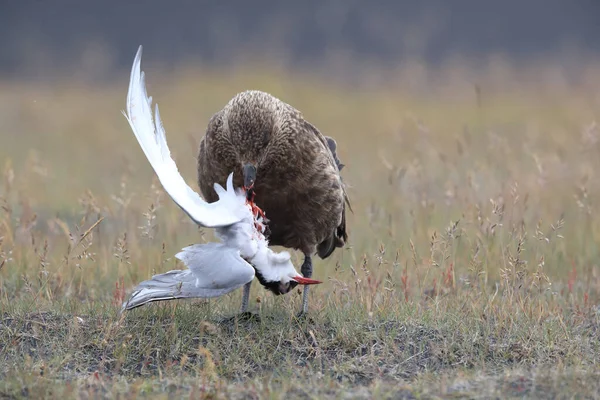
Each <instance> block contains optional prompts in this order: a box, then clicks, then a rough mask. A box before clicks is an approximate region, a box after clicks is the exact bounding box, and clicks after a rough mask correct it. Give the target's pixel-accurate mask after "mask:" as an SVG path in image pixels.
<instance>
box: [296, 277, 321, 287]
mask: <svg viewBox="0 0 600 400" xmlns="http://www.w3.org/2000/svg"><path fill="white" fill-rule="evenodd" d="M293 279H294V280H295V281H296V282H298V283H299V284H301V285H317V284H319V283H323V282H321V281H317V280H315V279H310V278H305V277H303V276H300V275H298V276H295V277H294V278H293Z"/></svg>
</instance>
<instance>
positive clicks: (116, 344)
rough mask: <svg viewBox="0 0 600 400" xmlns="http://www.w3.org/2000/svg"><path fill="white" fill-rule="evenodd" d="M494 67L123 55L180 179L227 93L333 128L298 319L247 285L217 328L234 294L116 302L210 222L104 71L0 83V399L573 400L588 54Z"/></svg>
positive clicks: (586, 360) (582, 326) (597, 349)
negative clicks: (187, 201) (97, 77)
mask: <svg viewBox="0 0 600 400" xmlns="http://www.w3.org/2000/svg"><path fill="white" fill-rule="evenodd" d="M509 67H510V65H508V66H507V65H504V64H501V65H500V67H499V66H498V65H496V64H493V65H491V66H490V67H489V68H487V69H485V68H484V69H481V70H470V69H468V68H467V67H464V68H465V69H464V70H461V69H456V68H455V67H448V69H447V70H441V71H426V72H427V74H429V75H427V77H428V78H429V79H423V75H422V73H423V71H420V74H417V75H414V71H413V70H412V69H410V68H409V69H407V70H406V71H404V70H400V71H395V72H394V73H393V74H391V75H389V76H388V78H390V77H392V78H393V77H395V78H396V79H392V80H391V81H390V82H392V83H387V84H386V85H378V84H374V85H371V86H368V85H356V86H354V87H348V86H343V85H341V84H336V83H331V82H326V81H323V80H319V79H318V78H314V77H311V76H309V75H291V74H289V73H285V72H282V71H272V73H271V74H267V73H266V72H265V70H264V69H261V68H258V67H256V68H254V67H249V68H248V70H247V71H211V70H201V69H194V68H182V69H180V70H178V71H175V72H172V73H169V74H166V73H164V74H163V73H161V71H157V70H155V69H152V68H149V67H144V69H145V70H146V72H147V84H148V87H149V92H150V94H151V95H152V96H153V97H154V99H155V101H157V102H158V103H159V104H160V106H161V114H162V117H163V121H164V124H165V128H166V130H167V135H168V140H169V145H170V147H171V149H172V151H173V154H174V158H175V159H176V161H177V163H178V165H179V168H180V171H181V172H182V175H183V176H184V177H185V178H186V179H187V180H188V182H189V183H190V185H191V186H192V187H194V188H196V184H195V180H196V173H195V156H196V148H197V144H198V142H199V140H200V138H201V136H202V135H203V133H204V127H205V126H206V123H207V121H208V118H209V117H210V115H212V114H213V113H214V112H216V111H217V110H218V109H219V108H220V107H222V106H223V105H224V104H225V102H227V101H228V99H229V98H230V97H232V96H233V94H234V93H236V92H239V91H241V90H244V89H249V88H260V89H263V90H267V91H269V92H271V93H273V94H275V95H277V96H279V97H280V98H282V99H283V100H285V101H287V102H289V103H290V104H292V105H294V106H295V107H297V108H299V109H300V110H302V111H303V113H304V114H305V116H306V117H307V118H308V119H309V120H310V121H311V122H313V123H314V124H315V125H316V126H318V127H319V128H320V129H321V130H322V132H324V133H326V134H328V135H331V136H333V137H335V138H336V139H337V141H338V148H339V153H340V158H341V159H342V162H344V163H345V164H346V165H347V167H346V168H345V169H344V171H343V175H344V178H345V180H346V181H347V182H348V184H349V186H350V187H349V195H350V196H351V201H352V205H353V209H354V213H353V214H350V215H348V224H349V230H350V243H349V245H348V247H347V248H345V249H343V250H338V251H336V252H335V253H334V255H333V256H332V258H330V259H328V260H324V261H323V260H317V261H316V265H315V271H316V272H315V277H316V278H317V279H321V280H324V281H325V283H323V284H322V285H319V286H318V287H316V288H315V289H314V290H313V291H312V292H311V298H310V318H309V319H307V320H302V321H297V320H296V319H295V318H294V314H295V312H296V311H297V310H298V309H299V305H300V298H301V296H300V292H299V291H294V292H292V293H290V294H288V295H286V296H280V297H274V296H272V295H270V294H268V293H267V292H266V291H264V290H263V289H262V287H260V285H258V284H256V283H255V284H254V287H253V289H252V296H251V300H252V302H251V308H252V309H253V310H254V311H257V312H258V313H259V315H260V319H258V320H251V321H246V320H227V319H226V317H229V316H232V315H234V314H235V313H236V312H237V309H238V307H239V305H240V300H241V290H240V291H238V292H236V293H233V294H231V295H227V296H225V297H223V298H219V299H213V300H210V301H205V300H197V301H179V302H167V303H162V304H155V305H151V306H147V307H142V308H140V309H136V310H134V311H133V312H130V313H127V314H125V315H120V314H119V312H118V311H119V305H120V304H121V302H122V300H123V298H124V296H127V294H128V291H129V290H130V289H131V288H132V287H133V286H134V285H135V284H136V283H138V282H139V281H141V280H144V279H146V278H148V277H149V276H151V275H152V274H154V273H159V272H164V271H167V270H169V269H173V268H179V267H181V266H180V265H179V264H178V263H177V262H176V260H175V258H174V257H173V255H174V254H175V252H177V251H178V250H179V249H180V248H182V247H184V246H186V245H188V244H191V243H195V242H202V241H209V240H212V233H211V232H210V230H203V229H198V227H196V226H195V225H193V224H192V223H191V221H189V220H188V218H187V217H186V216H185V215H184V214H183V213H182V212H181V211H180V210H179V209H178V208H177V207H176V206H175V205H174V204H173V203H172V202H171V200H170V199H169V198H168V197H167V196H166V195H165V194H164V193H163V191H162V189H161V188H160V185H159V184H158V182H157V180H156V178H155V177H154V176H153V173H152V171H151V169H150V167H149V165H148V163H147V161H146V160H145V159H144V156H143V154H142V152H141V151H140V149H139V148H138V145H137V143H136V141H135V139H134V137H133V134H132V133H131V131H130V129H129V127H128V125H127V122H126V121H125V119H124V118H123V117H122V115H121V114H120V113H119V112H120V110H121V109H122V108H123V107H124V102H125V94H126V90H127V79H128V75H127V74H124V75H123V76H122V77H119V79H117V80H116V81H115V82H113V83H110V84H107V85H104V86H92V85H90V84H86V83H85V82H75V83H73V82H70V83H69V82H54V83H47V84H45V85H44V84H39V83H38V84H36V85H35V86H34V85H32V84H28V83H26V82H0V121H1V122H2V124H1V133H0V134H1V135H2V144H3V145H2V146H1V147H0V160H1V161H2V164H1V165H0V170H1V172H2V179H1V185H0V188H1V189H0V206H1V207H2V209H1V210H0V282H1V285H0V307H1V311H0V394H1V395H2V396H4V397H7V398H23V397H32V398H43V397H63V398H71V397H75V398H79V397H90V396H91V397H100V398H101V397H121V398H134V397H137V396H140V395H144V396H152V397H155V398H181V397H185V398H188V397H191V398H230V397H231V398H248V397H250V398H287V397H290V396H291V397H297V398H323V397H330V398H342V399H346V398H430V397H469V398H473V397H475V398H479V397H484V398H495V397H502V398H504V397H515V398H516V397H518V398H523V397H534V398H535V397H558V398H571V397H575V398H580V397H594V396H596V393H597V392H598V391H599V390H600V384H599V383H598V382H600V379H599V378H600V376H599V375H600V374H598V372H597V370H598V364H599V362H600V340H599V339H600V309H599V307H598V304H599V298H600V267H599V265H598V259H599V258H598V254H599V251H600V247H599V246H598V243H599V242H600V208H599V207H600V204H599V203H598V197H599V195H600V184H599V183H598V182H599V181H598V176H597V171H598V170H599V168H600V159H599V158H598V152H599V150H600V149H599V146H600V127H598V126H596V125H595V123H594V121H595V120H596V119H597V118H598V115H597V113H598V109H599V105H600V104H599V103H600V98H599V97H598V96H597V93H599V91H598V89H600V88H599V87H598V84H597V82H600V80H599V79H597V78H598V77H600V67H599V66H597V65H593V64H590V65H588V66H586V68H585V69H584V70H585V73H582V74H580V76H578V77H577V79H574V80H567V79H564V80H561V79H559V78H560V75H558V78H557V71H558V72H560V70H557V69H553V68H554V67H551V66H541V65H533V66H530V67H524V66H521V67H519V68H512V69H511V68H509ZM528 68H529V69H528ZM411 71H412V72H411ZM413 76H415V79H416V78H420V79H416V80H415V81H412V80H411V77H413ZM415 82H417V83H416V84H415ZM432 82H433V83H432ZM294 256H295V261H296V264H297V265H299V261H300V257H299V255H297V254H295V255H294Z"/></svg>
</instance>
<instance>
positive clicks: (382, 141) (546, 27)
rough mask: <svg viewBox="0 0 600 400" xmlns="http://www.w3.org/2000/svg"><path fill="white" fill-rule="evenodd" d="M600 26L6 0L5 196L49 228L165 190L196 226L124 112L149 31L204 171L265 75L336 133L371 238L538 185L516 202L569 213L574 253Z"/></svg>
mask: <svg viewBox="0 0 600 400" xmlns="http://www.w3.org/2000/svg"><path fill="white" fill-rule="evenodd" d="M599 37H600V3H598V2H597V1H595V0H573V1H566V0H564V1H559V0H527V1H517V0H504V1H480V0H454V1H444V0H421V1H407V0H403V1H400V0H397V1H391V0H389V1H373V2H359V1H355V0H346V1H342V0H329V1H324V0H305V1H296V2H281V1H274V0H256V1H252V2H243V1H224V2H216V1H213V2H207V1H169V2H167V1H145V2H134V1H115V0H103V1H95V2H92V1H88V2H81V1H66V0H54V1H51V2H50V1H41V0H40V1H33V0H21V1H8V0H2V1H0V168H2V172H3V179H4V185H3V186H2V192H0V197H1V198H2V199H4V202H5V203H6V204H9V205H10V206H11V207H12V212H13V214H12V217H11V218H12V220H14V221H17V225H19V226H21V227H23V226H25V228H22V229H25V230H27V229H26V228H27V226H30V225H31V224H30V225H27V223H26V221H30V220H33V219H34V217H33V215H35V216H36V218H37V226H38V227H39V228H40V229H51V227H52V224H51V223H46V221H50V219H51V218H53V217H55V216H60V218H62V219H64V220H65V221H74V220H75V218H79V216H80V215H81V214H80V213H81V212H84V213H89V212H90V210H91V211H93V212H95V213H98V214H101V215H103V216H105V217H106V220H105V221H104V222H103V223H102V226H103V227H104V226H106V227H113V228H114V233H115V235H116V234H120V233H121V232H123V231H127V230H129V231H130V232H131V235H129V236H128V238H129V239H128V240H134V239H132V238H134V237H135V235H136V234H140V231H139V229H138V228H139V227H140V226H141V225H143V224H144V223H145V222H144V218H149V217H148V215H146V214H144V213H146V212H147V211H148V209H149V207H152V206H155V205H158V204H161V205H162V206H164V207H165V208H166V209H167V210H170V213H169V214H168V215H170V216H171V218H172V220H173V221H174V222H172V223H171V224H170V225H169V224H164V223H163V224H162V225H161V224H156V223H155V222H152V221H151V222H152V224H155V225H156V226H154V225H153V226H152V229H155V232H161V230H162V232H163V233H164V232H167V233H168V235H164V234H163V235H159V238H160V239H159V240H162V239H164V238H165V237H169V238H170V240H172V242H170V241H169V242H168V246H170V247H169V249H168V250H169V251H175V250H176V249H177V248H179V246H180V245H181V240H176V239H175V236H174V235H175V233H176V232H179V233H180V234H184V233H185V234H187V235H189V237H190V238H193V237H195V236H194V235H195V234H196V233H195V231H194V229H195V227H193V226H192V225H191V224H190V225H185V226H188V230H187V231H183V232H184V233H181V232H182V229H183V228H182V221H183V220H184V219H185V218H184V216H182V215H181V213H179V210H177V209H176V207H175V206H174V205H172V204H171V203H170V202H169V201H168V199H164V198H163V199H162V200H161V201H160V202H159V201H157V200H156V199H157V197H156V196H157V194H156V193H158V192H157V191H156V187H157V186H156V181H153V179H154V176H153V173H152V171H151V169H150V168H149V166H148V164H147V161H146V160H145V158H144V157H143V154H142V152H141V151H140V149H139V146H138V144H137V143H136V141H135V139H134V136H133V134H132V133H131V131H130V128H129V126H128V125H127V122H126V120H125V118H123V116H122V115H121V110H122V109H123V108H124V106H125V96H126V93H127V87H128V80H129V71H130V67H131V63H132V61H133V57H134V55H135V53H136V50H137V47H138V46H139V45H140V44H141V45H143V46H144V55H143V58H142V68H143V70H145V72H146V81H147V85H148V90H149V93H150V95H152V96H153V98H154V100H155V102H157V103H158V104H159V105H160V107H161V115H162V117H163V122H164V124H165V128H166V131H167V137H168V141H169V145H170V147H171V149H172V152H173V154H174V158H175V159H176V161H177V164H178V165H179V168H180V170H181V171H182V174H183V176H184V177H185V178H186V180H188V182H189V183H190V185H191V186H192V187H194V188H196V187H197V185H196V184H195V181H196V160H195V157H196V151H197V146H198V143H199V141H200V139H201V137H202V136H203V135H204V131H205V127H206V124H207V122H208V120H209V118H210V117H211V116H212V115H213V114H214V113H215V112H217V111H218V110H219V109H221V108H222V107H223V106H224V105H225V104H226V103H227V101H229V99H231V97H233V96H234V95H235V94H236V93H238V92H240V91H243V90H247V89H260V90H264V91H267V92H270V93H272V94H273V95H275V96H277V97H279V98H281V99H282V100H283V101H285V102H287V103H289V104H291V105H292V106H294V107H296V108H298V109H299V110H301V111H302V112H303V114H304V116H305V117H306V118H307V119H308V120H309V121H310V122H312V123H313V124H315V125H316V126H317V127H318V128H319V129H320V130H321V131H322V132H323V133H324V134H326V135H330V136H333V137H334V138H336V140H337V141H338V149H339V155H340V158H341V160H342V162H343V163H344V164H346V168H345V169H344V171H343V175H344V179H345V180H346V182H347V183H348V185H349V194H350V197H351V199H352V203H353V206H354V210H355V213H354V214H353V215H351V216H350V217H349V218H350V221H349V226H350V227H351V228H350V229H351V238H352V243H351V245H354V246H356V247H355V249H356V251H357V252H358V253H356V254H359V253H360V252H362V251H366V252H369V253H372V252H373V249H374V248H376V247H373V246H378V244H379V242H381V241H388V242H390V243H391V245H393V246H398V245H399V243H400V244H403V245H404V246H406V245H407V243H408V240H409V238H411V239H412V240H413V241H414V242H415V243H417V244H419V243H420V246H421V248H425V252H427V247H428V246H429V243H430V239H431V235H432V232H433V231H438V232H439V231H443V230H444V229H445V227H446V226H447V225H448V224H449V221H456V220H458V219H461V220H463V221H465V222H463V223H464V224H466V226H467V227H468V229H476V232H479V233H474V234H473V237H478V235H480V234H481V235H484V234H483V233H481V232H484V231H485V229H494V228H493V226H492V225H493V224H494V223H493V222H489V221H494V220H496V219H497V218H498V214H497V212H498V210H500V208H501V205H502V204H504V203H508V202H511V201H512V202H513V203H514V204H517V203H518V202H525V203H526V204H521V203H519V204H521V206H519V207H521V208H519V209H518V211H515V212H514V214H511V218H514V221H513V222H514V223H516V222H515V221H517V220H521V221H525V223H528V224H531V225H530V229H528V230H529V231H530V232H531V231H535V226H536V224H537V223H538V222H539V221H540V219H541V220H543V221H544V223H547V224H550V222H551V221H557V220H559V219H561V218H562V217H564V218H565V220H566V221H567V224H566V228H565V229H572V232H571V233H572V235H571V236H570V237H571V238H572V239H573V240H572V241H571V242H569V243H571V245H570V246H571V247H569V249H570V250H568V251H567V250H564V249H562V248H557V249H558V250H556V251H559V250H560V249H562V250H560V251H563V250H564V251H565V252H566V253H564V254H563V253H560V254H561V256H560V257H561V258H560V260H563V259H566V255H565V254H568V255H569V256H572V255H574V254H577V257H582V258H583V259H593V258H594V257H595V256H596V254H597V253H598V249H597V246H596V245H595V244H593V243H594V242H595V239H594V232H596V231H597V229H600V221H597V219H594V218H590V215H593V212H594V209H595V207H596V206H595V204H596V203H595V201H594V199H595V198H596V197H597V195H598V191H599V188H600V185H599V184H598V182H597V179H596V177H597V171H598V167H600V161H599V157H598V146H599V145H600V144H599V143H600V131H599V129H598V127H597V125H596V122H595V121H596V120H597V118H598V110H599V105H600V62H599V61H600V58H599V56H600V48H599V46H600V45H599V43H600V42H599V41H598V38H599ZM153 182H154V183H153ZM151 185H153V186H151ZM510 199H512V200H510ZM165 200H166V201H165ZM490 200H492V202H490ZM527 201H529V203H527ZM513 203H511V204H513ZM499 207H500V208H499ZM515 207H517V206H516V205H515ZM82 209H83V210H84V211H82ZM159 215H160V214H159ZM486 215H487V216H489V217H486ZM182 218H183V219H182ZM486 221H487V222H486ZM498 222H499V221H496V223H498ZM505 222H506V221H505ZM469 224H471V225H469ZM486 224H487V225H486ZM581 224H587V225H586V226H587V227H588V228H586V230H581V229H579V228H580V227H581ZM71 226H72V225H71ZM509 226H510V224H508V223H506V229H509ZM475 227H476V228H475ZM490 227H492V228H490ZM546 228H547V229H550V228H549V227H548V226H547V227H546ZM352 232H354V233H352ZM585 232H587V233H585ZM0 233H1V232H0ZM488 233H489V232H488ZM513 233H514V232H513ZM511 235H512V234H511ZM115 237H116V236H115ZM186 237H187V236H186ZM511 237H513V238H515V239H514V240H517V239H516V237H517V235H516V234H515V235H514V236H511ZM113 239H114V237H113ZM113 239H110V240H113ZM140 240H141V239H140ZM190 240H191V239H190ZM475 242H476V241H474V242H473V243H475ZM588 244H589V246H588ZM171 246H172V247H171ZM469 246H470V245H469ZM473 246H474V245H473ZM469 249H470V247H469ZM107 251H108V252H110V251H109V250H107ZM464 251H467V250H464ZM469 251H470V250H469ZM502 251H504V250H502ZM108 254H109V253H107V261H106V263H109V261H108V260H109V259H110V255H108ZM169 254H170V253H169ZM465 254H466V253H465ZM532 257H533V258H535V256H532ZM334 262H335V261H334ZM560 262H562V261H560ZM560 262H558V261H557V263H556V264H557V265H558V264H560ZM535 263H536V261H535V260H534V261H532V265H534V264H535ZM109 270H110V269H107V271H109ZM111 276H114V274H113V275H111ZM135 278H138V277H131V279H132V280H134V279H135ZM111 284H112V283H111Z"/></svg>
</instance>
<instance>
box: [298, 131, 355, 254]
mask: <svg viewBox="0 0 600 400" xmlns="http://www.w3.org/2000/svg"><path fill="white" fill-rule="evenodd" d="M305 123H306V128H307V129H306V130H307V131H308V132H312V133H313V134H314V135H315V136H316V137H317V138H318V139H319V141H320V142H321V143H322V144H323V146H325V148H326V149H328V151H327V154H328V156H329V161H330V163H331V165H333V166H335V168H336V170H337V172H338V176H339V178H340V181H341V183H342V185H341V186H342V192H343V197H344V199H343V204H342V220H341V222H340V224H339V225H338V226H337V228H336V229H335V230H334V231H333V232H331V235H329V236H328V237H327V239H325V240H324V241H323V242H321V243H320V244H319V245H318V246H317V254H318V255H319V257H321V258H322V259H324V258H327V257H329V256H330V255H331V254H332V253H333V251H334V249H335V248H336V247H343V246H344V245H345V243H346V241H347V240H348V233H347V230H346V205H348V208H349V209H350V211H352V207H351V206H350V200H349V198H348V195H347V194H346V189H345V188H344V183H343V181H342V177H341V175H340V170H341V169H342V168H343V167H344V164H342V163H341V162H340V160H339V158H338V157H337V152H336V150H337V143H336V142H335V140H334V139H333V138H331V137H328V136H324V135H323V134H322V133H321V132H319V130H318V129H317V128H316V127H315V126H313V125H312V124H311V123H309V122H305Z"/></svg>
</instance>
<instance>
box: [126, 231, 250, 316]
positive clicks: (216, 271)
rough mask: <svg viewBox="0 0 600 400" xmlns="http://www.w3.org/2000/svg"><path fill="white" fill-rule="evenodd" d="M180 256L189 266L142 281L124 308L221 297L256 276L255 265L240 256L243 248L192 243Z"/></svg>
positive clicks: (129, 308)
mask: <svg viewBox="0 0 600 400" xmlns="http://www.w3.org/2000/svg"><path fill="white" fill-rule="evenodd" d="M176 257H177V258H178V259H180V260H181V261H183V263H184V264H185V265H186V266H187V267H188V268H189V269H186V270H183V271H181V270H175V271H169V272H166V273H164V274H159V275H154V276H153V277H152V279H149V280H147V281H144V282H142V283H140V284H139V285H138V286H137V287H136V288H135V289H134V291H133V293H132V294H131V297H130V298H129V300H128V301H127V302H125V303H124V304H123V310H131V309H132V308H136V307H139V306H141V305H144V304H146V303H149V302H152V301H161V300H172V299H182V298H210V297H218V296H222V295H224V294H227V293H229V292H231V291H233V290H235V289H237V288H239V287H241V286H243V285H245V284H246V283H248V282H250V281H251V280H252V279H254V268H253V267H252V266H251V265H250V264H248V263H247V262H246V261H245V260H244V259H242V257H240V252H239V250H237V249H235V248H232V247H228V246H226V245H225V244H223V243H206V244H195V245H192V246H188V247H186V248H184V249H182V251H181V252H179V253H177V255H176Z"/></svg>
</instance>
